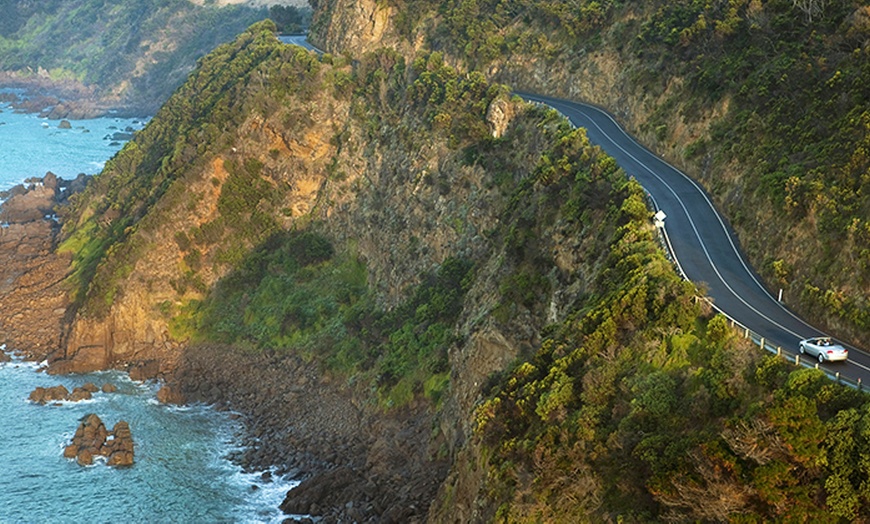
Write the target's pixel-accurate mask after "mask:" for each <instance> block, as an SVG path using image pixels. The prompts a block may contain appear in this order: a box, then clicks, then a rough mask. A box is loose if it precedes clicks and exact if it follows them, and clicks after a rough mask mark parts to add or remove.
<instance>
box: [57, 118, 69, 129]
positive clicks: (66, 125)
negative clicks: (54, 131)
mask: <svg viewBox="0 0 870 524" xmlns="http://www.w3.org/2000/svg"><path fill="white" fill-rule="evenodd" d="M57 128H58V129H72V124H70V123H69V120H61V121H60V123H59V124H58V125H57Z"/></svg>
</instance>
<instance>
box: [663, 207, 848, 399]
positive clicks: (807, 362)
mask: <svg viewBox="0 0 870 524" xmlns="http://www.w3.org/2000/svg"><path fill="white" fill-rule="evenodd" d="M647 203H648V205H649V207H650V208H651V209H652V210H653V211H658V209H657V207H658V206H656V205H655V201H654V200H653V199H652V195H650V194H649V193H647ZM656 229H657V230H658V232H659V243H660V244H661V246H662V249H664V251H665V253H666V255H667V258H668V260H670V261H671V263H672V264H673V265H674V267H675V268H676V270H677V272H678V273H679V274H680V276H681V277H683V280H689V278H688V277H687V276H686V273H685V272H684V271H683V268H682V266H680V262H679V260H677V255H676V254H675V253H674V249H673V246H672V245H671V241H670V239H669V238H668V232H667V231H665V228H664V227H657V228H656ZM699 298H701V299H702V300H705V301H706V302H707V303H708V304H710V307H711V308H713V309H714V310H716V311H717V312H719V313H720V314H721V315H723V316H724V317H725V318H727V319H728V322H730V324H731V327H732V328H733V329H734V330H735V331H737V332H738V333H742V334H743V337H744V338H748V339H750V340H751V341H752V343H754V344H757V345H758V346H759V348H761V349H763V350H765V351H767V352H768V353H773V354H775V355H776V356H778V357H781V358H783V359H784V360H786V361H788V362H792V363H793V364H794V365H795V366H803V367H805V368H815V369H818V370H820V371H822V372H823V373H824V374H825V375H827V377H828V378H829V379H831V380H833V381H834V382H836V383H837V384H843V385H845V386H849V387H851V388H854V389H856V390H858V391H863V384H862V383H861V378H860V377H859V378H857V379H853V378H850V377H847V376H845V375H843V374H842V373H840V372H839V371H831V370H829V369H825V368H823V367H820V366H819V362H818V361H817V360H816V359H806V358H804V359H801V354H800V352H797V353H792V352H790V351H786V350H783V349H782V347H781V346H774V345H773V344H769V343H767V341H766V340H765V339H764V337H762V336H761V335H759V334H758V333H755V332H754V331H752V330H751V329H749V328H748V327H746V326H744V325H743V324H741V323H740V322H739V321H737V320H735V319H734V318H733V317H731V316H730V315H729V314H728V313H726V312H724V311H722V310H721V309H720V308H719V307H718V306H716V304H714V303H713V302H712V301H711V300H710V299H709V298H708V297H699Z"/></svg>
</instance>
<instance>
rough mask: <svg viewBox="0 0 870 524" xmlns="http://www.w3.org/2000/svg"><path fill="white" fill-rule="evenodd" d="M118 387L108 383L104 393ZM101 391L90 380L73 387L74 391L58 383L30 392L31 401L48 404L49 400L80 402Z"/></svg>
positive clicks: (104, 387)
mask: <svg viewBox="0 0 870 524" xmlns="http://www.w3.org/2000/svg"><path fill="white" fill-rule="evenodd" d="M116 390H117V388H116V387H115V386H114V385H112V384H106V385H104V386H103V389H102V391H103V393H112V392H114V391H116ZM98 391H100V388H98V387H97V386H96V385H95V384H93V383H92V382H88V383H86V384H85V385H83V386H81V387H75V388H73V390H72V392H70V391H69V390H68V389H67V388H66V387H65V386H63V385H57V386H52V387H48V388H44V387H37V388H36V389H34V390H33V391H31V392H30V397H29V399H30V401H31V402H34V403H36V404H48V403H49V402H58V401H61V400H66V401H68V402H79V401H82V400H90V399H91V398H93V394H94V393H96V392H98Z"/></svg>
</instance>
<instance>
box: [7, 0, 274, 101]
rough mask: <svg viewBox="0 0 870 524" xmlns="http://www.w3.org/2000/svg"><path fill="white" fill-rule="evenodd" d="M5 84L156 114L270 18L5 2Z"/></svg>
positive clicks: (170, 4) (74, 0)
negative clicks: (212, 56) (74, 91)
mask: <svg viewBox="0 0 870 524" xmlns="http://www.w3.org/2000/svg"><path fill="white" fill-rule="evenodd" d="M0 12H2V13H3V16H2V17H0V71H2V72H6V73H12V74H11V75H9V74H7V75H5V78H6V80H7V81H8V80H16V81H25V82H33V83H38V84H39V85H42V86H45V85H52V84H54V85H57V86H69V85H71V84H75V85H79V86H81V87H83V88H85V89H80V90H79V91H81V92H89V93H93V96H94V97H95V98H96V99H98V100H99V101H100V103H101V105H102V106H120V107H127V108H135V109H137V110H138V111H140V112H143V113H153V112H155V111H156V110H157V108H158V107H159V106H160V104H162V103H163V102H164V101H165V100H166V99H167V98H168V97H169V95H170V94H171V93H172V91H173V90H174V89H175V88H176V87H178V86H179V85H180V84H181V82H183V81H184V79H185V77H186V76H187V74H188V73H189V72H190V71H191V70H192V69H193V67H194V66H195V64H196V60H197V59H198V58H200V57H201V56H203V55H204V54H206V53H207V52H209V51H211V50H212V49H214V48H215V47H216V46H217V45H218V44H220V43H222V42H226V41H229V40H231V39H233V38H234V37H235V36H236V35H238V34H239V33H241V32H242V31H244V30H245V28H247V27H248V26H249V25H251V24H252V23H254V22H256V21H257V20H262V19H264V18H266V17H267V16H268V12H267V10H266V9H265V8H256V9H255V8H251V7H248V6H228V7H213V6H197V5H195V4H193V3H191V2H188V1H185V0H151V1H146V2H140V1H131V0H122V1H115V2H104V1H98V0H71V1H63V2H61V1H58V0H47V1H41V2H28V1H24V0H0Z"/></svg>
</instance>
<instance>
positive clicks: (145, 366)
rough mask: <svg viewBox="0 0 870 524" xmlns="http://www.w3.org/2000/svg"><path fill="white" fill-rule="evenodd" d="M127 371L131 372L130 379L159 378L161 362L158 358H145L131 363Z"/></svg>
mask: <svg viewBox="0 0 870 524" xmlns="http://www.w3.org/2000/svg"><path fill="white" fill-rule="evenodd" d="M127 371H128V373H129V374H130V380H135V381H143V380H148V379H152V378H157V375H158V373H160V363H159V362H158V361H156V360H145V361H142V362H137V363H135V364H133V365H131V366H130V368H129V369H128V370H127Z"/></svg>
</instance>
